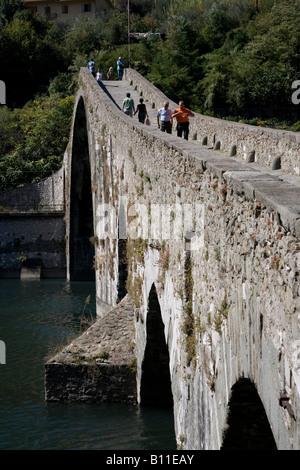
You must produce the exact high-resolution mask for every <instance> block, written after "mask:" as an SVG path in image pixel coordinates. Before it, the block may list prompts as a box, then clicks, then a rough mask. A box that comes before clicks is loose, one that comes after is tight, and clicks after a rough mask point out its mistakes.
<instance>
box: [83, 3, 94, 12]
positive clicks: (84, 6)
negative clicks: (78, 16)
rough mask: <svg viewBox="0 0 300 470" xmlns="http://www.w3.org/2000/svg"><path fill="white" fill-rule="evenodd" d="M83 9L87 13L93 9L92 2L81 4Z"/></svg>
mask: <svg viewBox="0 0 300 470" xmlns="http://www.w3.org/2000/svg"><path fill="white" fill-rule="evenodd" d="M81 11H83V12H84V13H86V12H87V11H92V5H91V4H90V3H83V4H82V5H81Z"/></svg>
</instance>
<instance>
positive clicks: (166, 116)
mask: <svg viewBox="0 0 300 470" xmlns="http://www.w3.org/2000/svg"><path fill="white" fill-rule="evenodd" d="M156 119H157V127H158V129H160V130H161V131H162V132H165V131H167V133H168V134H172V125H173V117H172V111H171V110H170V108H169V102H168V101H166V102H165V103H164V104H163V107H162V108H160V109H159V110H158V112H157V115H156Z"/></svg>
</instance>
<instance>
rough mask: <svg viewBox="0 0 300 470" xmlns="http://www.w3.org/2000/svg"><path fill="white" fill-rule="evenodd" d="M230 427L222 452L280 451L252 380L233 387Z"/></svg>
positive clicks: (228, 421)
mask: <svg viewBox="0 0 300 470" xmlns="http://www.w3.org/2000/svg"><path fill="white" fill-rule="evenodd" d="M227 424H228V429H227V431H226V434H225V436H224V440H223V444H222V447H221V450H250V451H252V450H277V447H276V444H275V440H274V437H273V434H272V431H271V428H270V424H269V421H268V418H267V415H266V412H265V409H264V406H263V404H262V402H261V399H260V398H259V395H258V393H257V390H256V387H255V385H254V384H253V382H251V381H250V380H249V379H240V380H239V381H238V382H237V383H236V384H235V385H234V386H233V387H232V396H231V399H230V402H229V415H228V420H227Z"/></svg>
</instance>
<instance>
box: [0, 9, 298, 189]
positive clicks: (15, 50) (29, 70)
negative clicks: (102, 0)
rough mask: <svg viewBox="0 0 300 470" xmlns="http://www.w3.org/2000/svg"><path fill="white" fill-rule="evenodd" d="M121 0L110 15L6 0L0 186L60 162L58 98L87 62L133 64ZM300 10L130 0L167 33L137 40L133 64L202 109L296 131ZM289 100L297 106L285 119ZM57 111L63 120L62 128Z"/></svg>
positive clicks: (1, 35) (140, 25)
mask: <svg viewBox="0 0 300 470" xmlns="http://www.w3.org/2000/svg"><path fill="white" fill-rule="evenodd" d="M114 3H115V11H114V12H113V13H111V14H109V15H107V16H106V17H102V16H101V17H98V18H89V19H85V18H77V19H75V20H69V21H66V20H62V19H59V20H56V21H49V20H47V19H46V18H44V17H40V16H37V15H34V14H33V13H32V12H31V11H30V10H28V9H26V8H25V7H24V4H23V2H22V1H20V0H0V24H1V28H0V45H1V47H0V63H1V77H0V79H1V80H3V81H4V82H5V84H6V99H7V105H8V108H3V107H2V108H1V109H0V118H1V124H0V127H1V131H2V133H1V135H0V145H1V147H0V148H1V151H0V165H1V170H2V175H1V187H2V189H3V188H8V187H13V186H14V185H20V184H25V183H27V182H30V181H31V179H30V178H33V179H34V180H36V178H39V177H41V176H42V175H47V174H48V173H49V171H50V168H51V169H54V168H57V167H58V166H59V164H60V163H59V162H60V161H61V156H62V152H63V150H62V148H64V147H65V144H66V140H67V137H65V136H66V135H67V134H68V132H67V131H66V129H67V128H68V126H69V121H68V119H69V118H68V119H67V123H66V121H65V117H66V115H67V114H68V113H69V112H70V110H69V108H68V106H66V107H67V108H68V111H66V109H65V110H63V109H62V108H61V107H60V105H58V103H59V102H60V101H59V100H64V99H66V100H67V98H68V96H72V95H73V94H74V93H75V91H76V86H77V77H78V73H79V70H80V67H83V66H86V65H87V63H88V61H89V60H90V59H91V58H93V59H94V61H95V63H96V67H97V68H100V69H101V71H102V72H103V73H104V77H105V76H106V73H107V71H108V69H109V67H110V66H113V67H114V68H116V61H117V58H118V57H119V56H122V58H123V60H124V61H125V63H126V65H129V47H128V14H127V7H128V2H127V0H114ZM299 17H300V8H299V0H296V1H293V2H291V1H290V0H282V1H279V0H156V1H155V2H154V3H153V2H151V1H150V0H131V2H130V31H131V32H139V33H143V32H144V33H146V32H160V33H164V36H163V38H160V39H157V38H154V39H142V40H139V41H138V42H135V41H134V40H131V43H130V66H131V67H133V68H135V69H136V70H138V71H139V72H140V73H141V74H142V75H144V76H145V77H146V78H148V79H149V80H150V81H151V82H152V83H153V84H154V85H156V86H157V87H158V88H160V89H161V90H163V92H164V93H165V94H166V95H167V96H169V98H170V99H172V100H173V101H176V102H178V101H179V100H184V101H185V103H186V106H187V107H189V108H190V109H192V110H194V111H196V112H202V113H204V114H207V115H214V116H217V117H226V116H228V118H230V119H231V117H230V116H232V119H237V120H241V121H243V122H250V123H252V124H255V125H266V126H267V125H269V126H276V127H278V126H279V127H283V128H289V129H291V130H295V131H299V112H298V114H297V110H296V107H295V106H294V108H293V105H292V103H291V95H292V90H291V85H292V83H293V82H294V81H295V80H299V79H300V70H299V63H300V52H299V51H300V36H299V20H300V18H299ZM41 96H42V97H43V98H41ZM38 97H40V98H38ZM32 100H34V102H35V103H36V104H35V105H34V104H33V103H34V102H32ZM39 100H40V101H39ZM43 100H44V101H43ZM53 100H54V101H53ZM28 102H30V104H28V105H26V103H28ZM50 102H51V103H52V105H51V106H50V105H49V106H48V105H46V103H50ZM54 102H55V105H54V104H53V103H54ZM24 105H26V106H25V108H24V110H22V109H20V108H21V107H22V106H24ZM61 105H62V103H61ZM9 108H10V109H9ZM260 108H261V111H260ZM285 108H293V109H292V111H291V116H289V117H288V118H287V117H286V116H285V115H284V112H285V111H284V110H285ZM33 109H34V110H33ZM264 109H267V110H268V109H271V111H272V112H273V114H271V115H273V117H274V118H273V121H272V122H271V121H270V120H267V119H266V116H268V115H266V116H265V115H264V114H263V113H264ZM38 110H39V111H38ZM50 110H51V111H50ZM54 110H55V111H54ZM52 113H53V114H52ZM55 113H57V114H56V115H55ZM60 113H61V114H60ZM68 115H69V114H68ZM29 116H31V118H30V117H29ZM30 119H32V121H30ZM55 119H56V120H58V119H62V122H61V126H62V130H61V131H59V132H55V131H54V125H52V124H51V123H52V122H54V121H53V120H55ZM25 121H26V124H25ZM29 121H30V122H31V124H29ZM38 121H40V122H39V123H38ZM280 121H282V122H281V123H280ZM57 122H58V121H57ZM27 129H30V131H29V130H28V131H27ZM38 134H40V136H39V137H38ZM60 135H62V136H63V138H62V139H61V142H60V143H59V142H58V141H59V140H60ZM46 149H48V150H46ZM38 162H39V163H38ZM41 169H42V170H41ZM29 175H31V176H29ZM38 175H40V176H38Z"/></svg>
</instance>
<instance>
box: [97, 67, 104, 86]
mask: <svg viewBox="0 0 300 470" xmlns="http://www.w3.org/2000/svg"><path fill="white" fill-rule="evenodd" d="M102 78H103V73H102V72H101V71H100V69H98V72H97V76H96V80H97V82H98V83H99V82H101V81H102Z"/></svg>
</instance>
